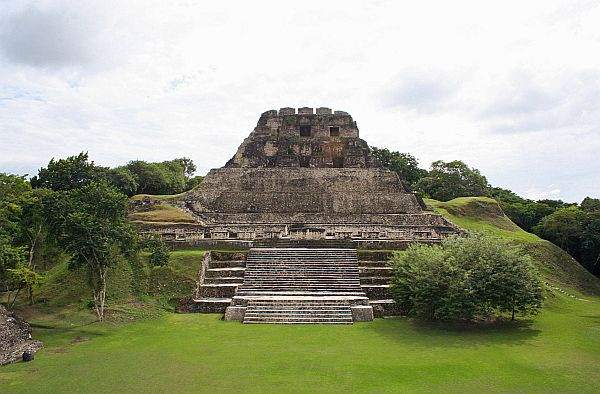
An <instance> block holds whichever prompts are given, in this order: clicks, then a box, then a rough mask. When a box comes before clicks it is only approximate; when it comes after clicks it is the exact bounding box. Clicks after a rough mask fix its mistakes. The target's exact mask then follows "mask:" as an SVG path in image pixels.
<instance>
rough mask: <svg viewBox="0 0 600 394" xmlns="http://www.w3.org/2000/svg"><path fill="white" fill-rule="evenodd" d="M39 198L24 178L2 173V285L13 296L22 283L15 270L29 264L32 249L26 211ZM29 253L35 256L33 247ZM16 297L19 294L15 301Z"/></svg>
mask: <svg viewBox="0 0 600 394" xmlns="http://www.w3.org/2000/svg"><path fill="white" fill-rule="evenodd" d="M35 201H36V199H35V197H34V195H33V192H32V190H31V186H30V185H29V182H27V181H26V180H25V178H24V177H22V176H18V175H11V174H4V173H0V285H2V287H3V288H4V289H5V290H6V292H7V293H9V298H10V292H11V291H12V290H13V289H14V288H15V286H18V285H19V283H17V282H15V272H20V270H22V269H23V268H24V267H25V266H26V264H27V263H26V262H27V249H28V248H27V246H26V244H25V243H24V242H22V239H23V238H24V234H26V233H27V231H26V230H27V228H26V227H25V228H24V227H23V222H24V212H26V210H27V209H26V207H28V206H30V205H32V204H34V203H35ZM29 256H30V258H31V256H33V252H32V251H31V249H30V252H29ZM30 261H31V260H30ZM19 289H20V288H19ZM15 300H16V297H15V298H14V299H13V301H12V304H14V301H15ZM9 301H10V300H9Z"/></svg>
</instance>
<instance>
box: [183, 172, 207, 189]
mask: <svg viewBox="0 0 600 394" xmlns="http://www.w3.org/2000/svg"><path fill="white" fill-rule="evenodd" d="M203 180H204V177H203V176H202V175H196V176H195V177H192V178H190V179H188V181H187V184H186V189H187V190H192V189H193V188H195V187H196V186H198V185H199V184H201V183H202V181H203Z"/></svg>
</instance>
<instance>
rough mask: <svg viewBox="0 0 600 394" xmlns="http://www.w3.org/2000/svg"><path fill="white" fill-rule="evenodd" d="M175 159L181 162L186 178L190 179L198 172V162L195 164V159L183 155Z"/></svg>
mask: <svg viewBox="0 0 600 394" xmlns="http://www.w3.org/2000/svg"><path fill="white" fill-rule="evenodd" d="M175 160H177V161H179V164H180V165H181V166H182V167H183V174H184V176H185V180H186V181H188V180H189V179H190V178H191V177H192V175H194V173H195V172H196V164H194V161H193V160H192V159H190V158H189V157H182V158H181V159H175Z"/></svg>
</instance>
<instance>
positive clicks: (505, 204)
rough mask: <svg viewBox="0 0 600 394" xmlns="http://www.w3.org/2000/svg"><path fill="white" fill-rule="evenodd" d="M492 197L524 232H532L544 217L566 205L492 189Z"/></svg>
mask: <svg viewBox="0 0 600 394" xmlns="http://www.w3.org/2000/svg"><path fill="white" fill-rule="evenodd" d="M491 192H492V197H494V199H496V200H497V201H498V202H499V203H500V206H501V207H502V210H503V211H504V213H506V216H508V217H509V218H510V219H511V220H512V221H513V222H515V223H516V224H517V225H518V226H519V227H521V228H522V229H523V230H525V231H529V232H532V231H533V228H534V227H535V226H536V225H537V224H538V223H539V222H540V221H541V220H542V219H543V218H544V217H546V216H548V215H550V214H551V213H553V212H554V211H556V210H557V209H559V208H567V207H569V206H572V205H573V204H567V203H564V202H562V201H560V200H538V201H533V200H529V199H525V198H522V197H520V196H518V195H516V194H515V193H513V192H512V191H510V190H507V189H502V188H499V187H494V188H492V190H491Z"/></svg>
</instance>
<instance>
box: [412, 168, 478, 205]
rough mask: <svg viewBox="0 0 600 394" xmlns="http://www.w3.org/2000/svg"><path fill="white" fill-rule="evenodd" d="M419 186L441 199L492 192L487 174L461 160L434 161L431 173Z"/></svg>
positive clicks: (429, 194)
mask: <svg viewBox="0 0 600 394" xmlns="http://www.w3.org/2000/svg"><path fill="white" fill-rule="evenodd" d="M417 188H418V189H420V190H421V191H423V192H424V193H425V194H426V195H428V196H430V197H431V198H433V199H436V200H440V201H449V200H452V199H453V198H456V197H469V196H488V195H489V194H490V192H489V185H488V182H487V179H486V178H485V176H483V175H481V173H480V172H479V170H477V169H475V168H469V167H468V166H467V165H466V164H465V163H463V162H462V161H460V160H454V161H451V162H444V161H442V160H438V161H435V162H433V163H432V164H431V170H430V171H429V174H428V175H427V176H426V177H424V178H421V179H420V180H419V182H418V183H417Z"/></svg>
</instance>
